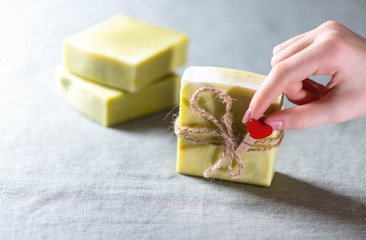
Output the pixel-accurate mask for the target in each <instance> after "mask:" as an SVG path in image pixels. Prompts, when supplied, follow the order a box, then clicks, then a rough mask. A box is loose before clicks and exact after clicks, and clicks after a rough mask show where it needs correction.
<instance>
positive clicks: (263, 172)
mask: <svg viewBox="0 0 366 240" xmlns="http://www.w3.org/2000/svg"><path fill="white" fill-rule="evenodd" d="M264 79H265V76H263V75H259V74H255V73H250V72H245V71H239V70H233V69H225V68H216V67H190V68H188V69H186V70H185V72H184V74H183V77H182V81H181V93H180V94H181V95H180V112H179V118H178V120H177V122H176V124H178V125H179V126H180V127H186V128H190V129H211V130H217V133H219V134H220V132H221V130H220V129H218V127H217V126H216V125H214V124H213V123H212V122H211V121H209V120H207V119H206V118H204V117H202V116H200V115H198V114H197V113H196V112H194V111H193V110H192V108H191V106H190V99H191V98H192V95H193V94H194V93H195V92H196V91H197V90H198V89H200V88H202V87H211V88H215V89H220V90H224V91H225V92H226V93H227V94H228V95H229V96H230V97H231V98H232V103H233V104H232V109H231V113H232V121H233V123H232V129H233V132H234V135H235V137H236V138H237V139H239V141H240V140H241V139H242V138H243V136H244V134H245V132H246V126H245V125H244V124H243V123H242V122H241V120H242V117H243V115H244V113H245V111H246V110H247V108H248V106H249V103H250V100H251V98H252V96H253V94H254V93H255V91H256V90H257V89H258V88H259V86H260V85H261V83H262V82H263V81H264ZM197 104H198V106H199V107H201V108H202V109H204V110H205V111H207V112H208V113H210V114H212V115H213V116H214V117H215V118H216V119H218V120H219V121H220V122H222V123H223V121H224V120H223V115H224V114H225V112H226V110H225V107H226V105H225V103H223V102H222V100H221V99H220V97H219V96H218V95H217V94H215V93H212V92H203V93H202V94H201V96H200V98H199V100H198V101H197ZM282 105H283V103H282V95H281V96H279V97H278V98H277V99H276V100H275V101H274V102H273V103H272V104H271V106H270V107H269V108H268V110H267V111H266V113H265V114H270V113H271V112H274V111H278V110H280V109H281V108H282ZM279 133H280V132H279V131H274V132H273V133H272V135H270V136H269V137H268V138H266V139H274V138H277V137H278V134H279ZM182 134H187V135H188V136H189V137H191V138H193V139H198V140H206V141H208V142H215V141H216V142H218V143H220V142H222V141H223V140H222V139H221V138H217V137H216V139H213V138H215V137H210V136H207V135H205V134H201V133H194V134H192V133H187V132H184V131H183V132H182ZM259 147H262V148H263V147H270V146H267V145H265V144H264V145H256V146H253V147H252V148H259ZM222 151H223V147H222V146H215V145H211V144H203V143H197V142H195V141H190V140H186V139H183V138H181V137H179V138H178V154H177V155H178V156H177V171H178V172H179V173H182V174H188V175H195V176H203V173H204V172H205V170H206V169H208V168H209V167H210V166H212V165H214V164H215V163H216V162H217V161H218V160H219V158H220V157H221V156H222ZM277 151H278V149H277V148H273V149H270V150H268V151H251V152H247V153H245V154H244V155H242V156H240V159H241V161H242V162H243V165H244V168H243V171H242V174H241V175H240V177H238V178H236V179H233V178H232V177H231V175H230V174H229V172H228V161H225V163H224V164H223V166H222V167H221V168H220V169H219V170H218V171H217V172H216V173H215V174H214V175H213V176H212V177H213V178H216V179H222V180H228V181H235V182H245V183H249V184H255V185H261V186H267V187H268V186H270V185H271V181H272V178H273V175H274V172H275V162H276V156H277ZM232 166H233V172H237V171H238V164H236V162H235V161H234V162H233V165H232Z"/></svg>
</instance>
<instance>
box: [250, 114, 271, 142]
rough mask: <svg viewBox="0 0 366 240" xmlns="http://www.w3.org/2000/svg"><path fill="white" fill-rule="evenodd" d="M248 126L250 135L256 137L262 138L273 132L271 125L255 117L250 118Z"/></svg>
mask: <svg viewBox="0 0 366 240" xmlns="http://www.w3.org/2000/svg"><path fill="white" fill-rule="evenodd" d="M247 128H248V131H249V133H250V135H251V136H252V137H253V138H254V139H260V138H265V137H268V136H269V135H271V134H272V132H273V129H272V127H271V126H270V125H268V124H265V123H262V122H260V121H258V120H255V119H250V120H249V121H248V123H247Z"/></svg>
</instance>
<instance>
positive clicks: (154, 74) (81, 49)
mask: <svg viewBox="0 0 366 240" xmlns="http://www.w3.org/2000/svg"><path fill="white" fill-rule="evenodd" d="M187 47H188V37H187V35H185V34H183V33H179V32H176V31H172V30H168V29H165V28H162V27H158V26H154V25H151V24H148V23H145V22H141V21H138V20H135V19H133V18H129V17H127V16H124V15H117V16H115V17H113V18H111V19H109V20H107V21H105V22H102V23H99V24H97V25H95V26H93V27H90V28H88V29H86V30H85V31H82V32H80V33H77V34H75V35H71V36H68V37H66V38H65V39H64V48H63V58H64V60H63V61H64V66H65V67H66V68H67V69H68V70H69V71H71V72H73V73H76V74H78V75H80V76H83V77H86V78H88V79H90V80H93V81H96V82H99V83H102V84H104V85H107V86H110V87H114V88H118V89H121V90H125V91H129V92H135V91H138V90H139V89H141V88H143V87H145V86H147V85H149V84H150V83H152V82H154V81H156V80H157V79H159V78H161V77H163V76H165V75H167V74H169V73H170V72H171V71H172V70H174V69H176V68H177V67H180V66H181V65H183V64H184V63H185V61H186V57H187Z"/></svg>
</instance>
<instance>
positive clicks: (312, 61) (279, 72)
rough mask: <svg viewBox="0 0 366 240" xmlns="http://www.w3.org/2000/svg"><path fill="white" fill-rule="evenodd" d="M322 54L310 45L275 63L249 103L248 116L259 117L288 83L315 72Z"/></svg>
mask: <svg viewBox="0 0 366 240" xmlns="http://www.w3.org/2000/svg"><path fill="white" fill-rule="evenodd" d="M324 56H325V54H324V51H322V50H321V49H314V45H310V46H309V47H307V48H306V49H304V50H302V51H300V52H298V53H296V54H295V55H293V56H291V57H289V58H287V59H285V60H283V61H282V62H280V63H278V64H276V65H275V66H274V67H273V68H272V69H271V71H270V72H269V74H268V76H267V78H266V80H265V81H264V83H263V84H262V85H261V87H260V88H259V89H258V91H257V92H256V93H255V94H254V96H253V98H252V100H251V102H250V104H249V109H248V110H249V112H250V118H254V119H258V118H260V117H261V116H262V115H263V113H264V112H265V111H266V110H267V108H268V107H269V106H270V105H271V103H272V102H273V101H274V100H275V99H276V98H277V97H278V96H280V95H281V94H282V93H283V92H284V91H285V89H286V88H287V86H288V85H290V84H291V83H294V82H299V81H302V80H304V79H306V78H308V77H309V76H311V75H313V74H315V73H317V72H318V66H319V65H320V63H321V62H322V61H323V59H324ZM246 115H248V114H246ZM246 118H248V116H246ZM243 121H246V119H244V118H243Z"/></svg>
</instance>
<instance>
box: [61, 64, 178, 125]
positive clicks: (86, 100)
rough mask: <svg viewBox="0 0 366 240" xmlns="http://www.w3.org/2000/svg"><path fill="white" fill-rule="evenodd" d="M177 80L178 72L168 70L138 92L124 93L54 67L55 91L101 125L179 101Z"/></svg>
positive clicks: (165, 106)
mask: <svg viewBox="0 0 366 240" xmlns="http://www.w3.org/2000/svg"><path fill="white" fill-rule="evenodd" d="M179 84H180V79H179V76H177V75H175V74H170V75H168V76H166V77H163V78H162V79H160V80H159V81H158V82H156V83H153V84H151V85H149V86H147V87H145V88H143V89H141V90H140V91H138V92H135V93H128V92H124V91H121V90H117V89H113V88H109V87H105V86H102V85H99V84H96V83H93V82H90V81H88V80H86V79H84V78H83V77H80V76H77V75H74V74H72V73H70V72H69V71H68V70H66V69H65V68H64V67H62V66H58V67H57V68H56V92H57V94H58V95H59V96H60V97H61V98H63V99H64V100H65V101H66V102H67V103H68V104H69V105H70V106H72V107H73V108H75V109H76V110H78V111H79V112H81V113H83V114H84V115H86V116H87V117H89V118H91V119H93V120H94V121H96V122H98V123H100V124H102V125H104V126H111V125H114V124H117V123H121V122H123V121H126V120H130V119H132V118H136V117H140V116H143V115H146V114H150V113H153V112H157V111H161V110H163V109H166V108H169V107H172V106H175V105H176V104H177V103H178V101H179Z"/></svg>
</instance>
